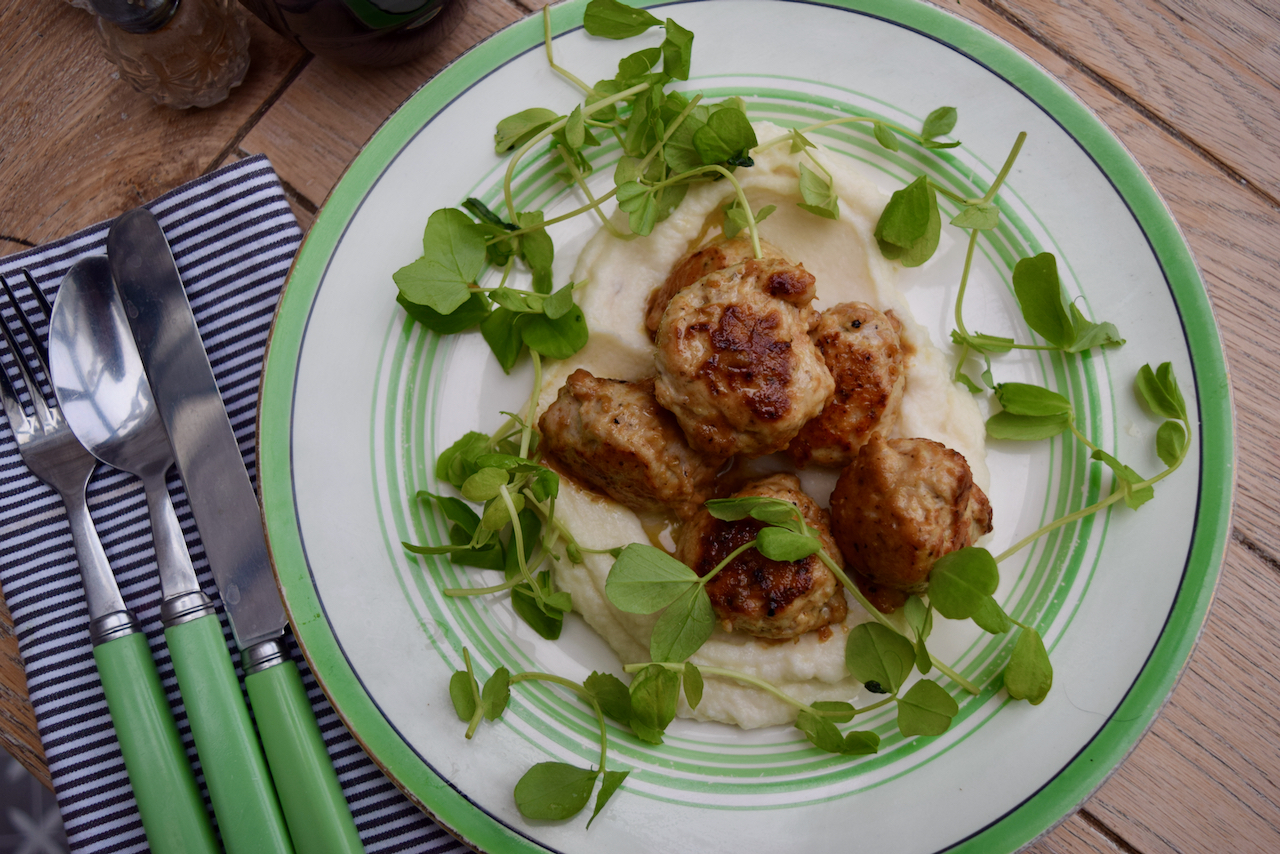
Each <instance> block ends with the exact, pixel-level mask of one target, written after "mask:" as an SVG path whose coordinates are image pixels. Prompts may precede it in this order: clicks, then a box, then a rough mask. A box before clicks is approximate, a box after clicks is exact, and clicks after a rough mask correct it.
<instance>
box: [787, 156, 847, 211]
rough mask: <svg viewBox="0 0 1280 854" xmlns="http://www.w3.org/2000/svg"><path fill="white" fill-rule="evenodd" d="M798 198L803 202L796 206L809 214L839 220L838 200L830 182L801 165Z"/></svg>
mask: <svg viewBox="0 0 1280 854" xmlns="http://www.w3.org/2000/svg"><path fill="white" fill-rule="evenodd" d="M800 198H802V199H804V201H803V202H797V204H798V205H799V207H801V208H802V209H804V210H806V211H808V212H809V213H811V214H816V215H817V216H820V217H823V218H824V219H839V218H840V199H839V197H838V196H837V195H836V193H835V190H833V189H832V188H831V182H830V181H828V180H827V179H826V177H825V176H823V175H820V174H818V173H817V172H814V171H813V170H812V169H810V168H809V167H808V166H805V165H804V164H803V163H801V164H800Z"/></svg>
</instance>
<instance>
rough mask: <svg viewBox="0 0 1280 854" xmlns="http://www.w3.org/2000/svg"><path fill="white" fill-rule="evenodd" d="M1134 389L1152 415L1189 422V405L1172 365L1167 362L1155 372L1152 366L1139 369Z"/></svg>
mask: <svg viewBox="0 0 1280 854" xmlns="http://www.w3.org/2000/svg"><path fill="white" fill-rule="evenodd" d="M1133 387H1134V391H1135V392H1136V393H1137V395H1138V399H1139V400H1140V401H1142V403H1143V404H1144V405H1145V406H1146V407H1147V409H1148V410H1150V411H1151V412H1152V414H1154V415H1157V416H1160V417H1161V418H1172V419H1174V420H1177V421H1186V420H1187V404H1186V401H1185V400H1183V397H1182V390H1181V389H1179V388H1178V379H1177V377H1175V376H1174V374H1173V365H1172V364H1171V363H1169V362H1165V363H1164V364H1162V365H1160V367H1159V368H1157V369H1156V370H1154V371H1153V370H1152V369H1151V366H1150V365H1143V366H1142V367H1141V368H1139V369H1138V375H1137V377H1135V378H1134V381H1133Z"/></svg>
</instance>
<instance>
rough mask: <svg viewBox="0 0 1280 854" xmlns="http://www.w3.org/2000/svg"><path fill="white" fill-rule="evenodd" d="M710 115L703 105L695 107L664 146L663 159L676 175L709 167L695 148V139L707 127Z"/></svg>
mask: <svg viewBox="0 0 1280 854" xmlns="http://www.w3.org/2000/svg"><path fill="white" fill-rule="evenodd" d="M710 114H711V111H710V109H709V108H707V107H705V106H703V105H701V104H699V105H698V106H696V107H694V108H693V111H692V112H691V113H689V115H687V116H685V118H684V121H683V122H681V123H680V124H679V125H678V126H677V127H676V129H675V131H674V132H672V134H671V137H670V138H669V139H668V140H667V144H666V145H664V146H662V159H663V160H664V161H666V164H667V166H668V167H670V169H671V171H672V172H674V173H675V174H677V175H683V174H684V173H686V172H692V171H694V170H696V169H700V168H702V167H703V166H705V165H707V164H706V163H704V162H703V161H702V155H701V154H699V153H698V149H697V148H695V147H694V144H693V138H694V136H695V135H696V134H697V132H698V131H699V130H700V129H701V128H703V127H704V126H705V125H706V123H707V116H709V115H710Z"/></svg>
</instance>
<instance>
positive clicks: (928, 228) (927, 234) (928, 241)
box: [875, 175, 942, 267]
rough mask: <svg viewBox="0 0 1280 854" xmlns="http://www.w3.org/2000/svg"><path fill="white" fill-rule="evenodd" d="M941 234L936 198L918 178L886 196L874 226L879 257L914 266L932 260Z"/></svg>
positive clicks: (926, 181) (924, 181) (925, 182)
mask: <svg viewBox="0 0 1280 854" xmlns="http://www.w3.org/2000/svg"><path fill="white" fill-rule="evenodd" d="M941 234H942V218H941V217H940V216H939V214H938V199H937V194H936V193H935V192H934V189H933V187H932V186H930V184H929V179H928V178H926V177H925V176H924V175H921V176H920V177H919V178H917V179H916V180H914V181H912V182H911V183H910V184H908V185H907V186H905V187H903V188H902V189H901V190H895V191H894V193H893V195H891V196H890V197H889V203H888V204H886V205H885V208H884V211H883V212H882V213H881V214H880V219H879V220H878V221H877V223H876V231H875V235H876V241H877V242H878V243H879V244H880V254H882V255H884V257H886V258H888V259H889V260H891V261H893V260H899V261H901V262H902V263H903V265H904V266H907V267H918V266H920V265H921V264H923V263H924V262H925V261H927V260H929V258H930V257H932V255H933V253H934V250H936V249H937V248H938V240H939V238H940V236H941Z"/></svg>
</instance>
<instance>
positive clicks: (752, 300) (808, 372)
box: [654, 259, 835, 458]
mask: <svg viewBox="0 0 1280 854" xmlns="http://www.w3.org/2000/svg"><path fill="white" fill-rule="evenodd" d="M813 297H814V278H813V275H812V274H810V273H809V272H808V271H806V270H805V269H804V267H803V266H802V265H799V264H796V265H793V264H789V263H787V262H786V261H783V260H780V259H765V260H760V261H757V260H754V259H753V260H750V261H745V262H743V263H742V264H737V265H735V266H733V267H727V268H725V269H723V270H719V271H717V272H714V273H711V274H710V275H707V276H704V277H702V278H701V279H699V280H698V281H697V282H696V283H695V284H693V285H690V286H689V287H687V288H685V289H684V290H682V291H680V292H679V293H678V294H676V295H675V296H674V297H672V298H671V303H670V304H669V305H668V306H667V310H666V312H665V313H664V314H663V315H662V325H661V326H660V327H659V329H658V342H657V343H658V353H657V365H658V379H657V383H656V385H655V389H654V392H655V394H656V395H657V398H658V403H659V404H661V405H662V406H664V407H666V408H667V409H669V410H671V412H672V413H674V414H675V416H676V419H677V420H678V421H679V422H680V426H681V427H682V428H683V429H684V432H685V435H686V436H687V437H688V439H689V444H690V445H692V446H693V448H694V450H697V451H699V452H701V453H704V454H709V455H711V456H713V457H719V458H727V457H730V456H733V455H734V454H743V455H745V456H748V457H755V456H760V455H762V454H769V453H773V452H774V451H780V450H782V449H783V448H785V447H787V445H788V444H790V443H791V440H792V439H794V438H795V436H796V434H797V433H799V432H800V428H801V427H803V426H804V425H805V422H807V421H809V420H810V419H812V418H813V417H815V416H816V415H817V414H818V413H819V412H821V411H822V407H824V406H825V405H826V403H827V400H828V399H829V398H830V397H831V394H832V392H833V391H834V389H835V381H834V380H832V379H831V373H830V372H829V371H828V370H827V367H826V365H824V364H823V363H822V356H821V355H820V354H819V353H818V350H817V348H816V347H815V346H814V345H813V341H811V340H810V338H809V334H808V330H809V325H810V324H809V320H810V317H811V316H812V315H813V314H814V312H813V309H812V308H810V307H809V304H810V303H811V302H812V301H813Z"/></svg>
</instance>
